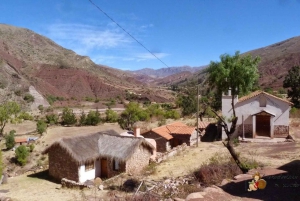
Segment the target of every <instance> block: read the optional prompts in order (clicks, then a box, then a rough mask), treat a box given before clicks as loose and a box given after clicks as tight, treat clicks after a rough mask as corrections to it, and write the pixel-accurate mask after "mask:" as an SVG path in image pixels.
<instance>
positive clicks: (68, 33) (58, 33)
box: [47, 24, 132, 54]
mask: <svg viewBox="0 0 300 201" xmlns="http://www.w3.org/2000/svg"><path fill="white" fill-rule="evenodd" d="M47 35H49V36H50V37H51V38H52V39H54V40H55V41H60V42H61V43H63V44H62V45H64V46H70V47H68V48H72V49H73V50H74V51H76V52H77V53H78V54H87V53H88V52H89V51H91V50H93V49H98V48H104V49H107V48H116V47H121V46H124V45H126V44H129V43H132V40H130V38H128V37H127V36H126V34H125V33H123V32H120V31H119V30H117V29H114V28H108V27H106V28H105V29H100V28H98V27H95V26H91V25H83V24H53V25H51V26H50V27H49V28H48V34H47Z"/></svg>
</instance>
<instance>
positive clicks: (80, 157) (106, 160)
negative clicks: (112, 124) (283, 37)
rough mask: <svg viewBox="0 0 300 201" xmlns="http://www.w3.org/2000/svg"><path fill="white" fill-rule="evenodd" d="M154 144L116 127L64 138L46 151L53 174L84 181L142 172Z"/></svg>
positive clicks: (50, 170) (51, 173)
mask: <svg viewBox="0 0 300 201" xmlns="http://www.w3.org/2000/svg"><path fill="white" fill-rule="evenodd" d="M152 152H153V146H152V145H151V144H150V143H148V142H147V141H146V140H145V139H143V138H134V137H127V136H120V135H119V134H118V133H116V132H115V131H114V130H108V131H103V132H98V133H93V134H89V135H82V136H76V137H68V138H62V139H60V140H58V141H56V142H54V143H53V144H52V145H51V146H49V147H48V148H46V149H45V150H44V151H43V154H48V155H49V174H50V176H52V177H53V178H54V179H56V180H61V179H62V178H66V179H69V180H73V181H76V182H80V183H84V182H85V181H86V180H91V179H94V178H96V177H100V178H109V177H112V176H115V175H117V174H119V173H121V172H127V173H130V174H132V175H136V174H139V173H140V172H141V171H142V170H143V168H144V167H146V166H147V165H148V164H149V159H150V157H151V155H152Z"/></svg>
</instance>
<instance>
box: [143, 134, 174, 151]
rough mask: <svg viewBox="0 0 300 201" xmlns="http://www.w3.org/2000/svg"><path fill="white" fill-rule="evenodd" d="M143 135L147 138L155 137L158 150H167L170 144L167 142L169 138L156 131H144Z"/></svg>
mask: <svg viewBox="0 0 300 201" xmlns="http://www.w3.org/2000/svg"><path fill="white" fill-rule="evenodd" d="M142 136H143V137H145V138H151V139H154V140H155V141H156V151H157V152H166V151H167V146H168V145H167V142H168V140H166V139H165V138H163V137H162V136H160V135H158V134H156V133H154V132H151V131H148V132H146V133H143V134H142Z"/></svg>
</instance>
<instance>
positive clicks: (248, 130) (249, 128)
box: [237, 124, 253, 138]
mask: <svg viewBox="0 0 300 201" xmlns="http://www.w3.org/2000/svg"><path fill="white" fill-rule="evenodd" d="M237 128H238V129H237V130H238V136H241V137H242V136H243V124H240V125H237ZM244 132H245V137H246V138H253V125H252V124H244Z"/></svg>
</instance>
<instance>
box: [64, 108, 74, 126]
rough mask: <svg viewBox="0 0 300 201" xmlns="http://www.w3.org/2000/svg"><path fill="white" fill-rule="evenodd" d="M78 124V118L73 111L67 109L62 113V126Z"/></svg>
mask: <svg viewBox="0 0 300 201" xmlns="http://www.w3.org/2000/svg"><path fill="white" fill-rule="evenodd" d="M76 122H77V119H76V116H75V114H74V113H73V110H72V109H70V108H68V107H65V108H64V109H63V113H62V124H64V125H73V124H75V123H76Z"/></svg>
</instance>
